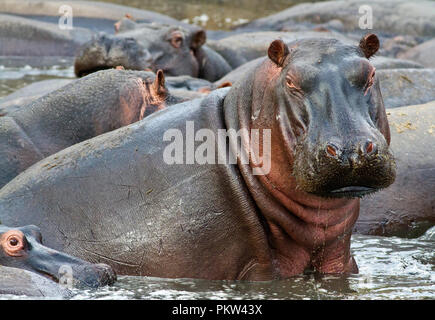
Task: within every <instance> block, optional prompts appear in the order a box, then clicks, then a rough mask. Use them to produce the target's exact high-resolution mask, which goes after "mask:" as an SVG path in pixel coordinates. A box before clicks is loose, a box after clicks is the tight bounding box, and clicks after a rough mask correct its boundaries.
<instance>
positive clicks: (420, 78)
mask: <svg viewBox="0 0 435 320" xmlns="http://www.w3.org/2000/svg"><path fill="white" fill-rule="evenodd" d="M378 76H379V79H380V82H381V92H382V97H383V98H384V102H385V107H386V108H397V107H404V106H408V105H415V104H422V103H427V102H430V101H433V100H435V69H427V68H424V69H414V68H408V69H389V70H379V72H378Z"/></svg>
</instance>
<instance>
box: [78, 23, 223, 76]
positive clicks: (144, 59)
mask: <svg viewBox="0 0 435 320" xmlns="http://www.w3.org/2000/svg"><path fill="white" fill-rule="evenodd" d="M124 20H127V21H130V24H129V27H128V28H125V27H124V28H121V27H118V30H119V29H120V28H121V29H120V30H122V32H118V33H117V34H116V36H111V35H107V34H100V35H98V36H97V37H95V38H94V39H92V40H90V41H88V42H87V43H85V44H83V45H82V46H81V47H80V48H79V50H78V53H77V55H76V59H75V62H74V71H75V74H76V75H77V76H79V77H80V76H83V75H86V74H89V73H91V72H94V71H98V70H101V69H108V68H114V67H116V66H123V67H124V68H126V69H132V70H145V69H151V70H153V71H154V72H156V71H157V70H159V69H161V70H163V72H164V73H165V75H168V76H178V75H189V76H193V77H199V78H203V79H206V80H209V81H215V80H218V79H220V78H221V77H223V76H224V75H225V74H226V73H228V72H229V71H231V67H230V66H229V64H228V63H227V62H226V61H225V60H224V58H222V57H221V56H220V55H219V54H218V53H217V52H215V51H214V50H212V49H210V48H208V47H207V46H205V45H204V44H205V41H206V34H205V31H204V30H202V29H198V28H196V29H192V28H189V29H187V28H183V27H180V26H173V25H166V24H157V23H140V24H139V23H135V22H133V21H131V20H130V19H124ZM121 22H122V21H121ZM125 24H126V23H125V22H122V24H121V26H124V25H125Z"/></svg>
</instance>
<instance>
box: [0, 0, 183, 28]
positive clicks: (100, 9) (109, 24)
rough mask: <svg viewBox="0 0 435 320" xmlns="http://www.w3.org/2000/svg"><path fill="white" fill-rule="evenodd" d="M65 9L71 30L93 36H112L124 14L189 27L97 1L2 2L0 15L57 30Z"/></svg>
mask: <svg viewBox="0 0 435 320" xmlns="http://www.w3.org/2000/svg"><path fill="white" fill-rule="evenodd" d="M65 5H66V6H68V7H69V8H71V10H72V15H73V27H74V29H75V28H77V27H79V28H86V29H89V30H91V31H95V32H101V31H103V32H107V33H113V24H114V23H115V22H116V21H118V20H120V19H121V18H122V17H123V16H124V15H125V14H129V15H131V16H134V18H135V19H136V20H137V21H138V22H158V23H166V24H171V25H178V26H183V27H190V26H189V25H188V24H187V23H183V22H181V21H178V20H176V19H174V18H171V17H169V16H167V15H164V14H160V13H157V12H152V11H147V10H140V9H137V8H133V7H128V6H122V5H117V4H114V3H107V2H106V3H103V2H97V1H63V2H62V3H59V1H57V0H44V1H33V0H21V1H19V2H17V1H15V0H2V1H1V2H0V12H3V13H8V14H13V15H17V16H23V17H26V18H30V19H32V20H38V21H42V22H47V23H51V24H56V27H57V25H58V24H59V21H60V22H61V23H65V22H64V21H63V20H61V19H60V18H61V17H62V16H63V15H65V14H68V13H69V12H68V10H65V9H64V10H62V11H61V9H62V6H65ZM53 27H54V26H53Z"/></svg>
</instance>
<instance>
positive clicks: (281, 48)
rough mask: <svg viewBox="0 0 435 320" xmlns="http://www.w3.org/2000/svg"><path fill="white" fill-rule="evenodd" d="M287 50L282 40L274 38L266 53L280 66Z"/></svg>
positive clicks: (287, 52)
mask: <svg viewBox="0 0 435 320" xmlns="http://www.w3.org/2000/svg"><path fill="white" fill-rule="evenodd" d="M289 52H290V51H289V49H288V47H287V45H286V44H285V43H284V42H283V41H282V40H275V41H273V42H272V43H271V44H270V46H269V49H268V50H267V55H268V56H269V59H270V60H272V61H273V62H275V64H276V65H277V66H278V67H282V64H283V63H284V60H285V58H286V57H287V55H288V54H289Z"/></svg>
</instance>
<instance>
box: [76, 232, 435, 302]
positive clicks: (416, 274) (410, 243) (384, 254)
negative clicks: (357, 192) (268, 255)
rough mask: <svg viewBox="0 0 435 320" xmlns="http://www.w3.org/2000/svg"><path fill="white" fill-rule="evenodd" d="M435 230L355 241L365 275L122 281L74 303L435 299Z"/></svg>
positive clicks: (126, 278) (83, 295) (78, 294)
mask: <svg viewBox="0 0 435 320" xmlns="http://www.w3.org/2000/svg"><path fill="white" fill-rule="evenodd" d="M434 248H435V228H432V229H431V230H429V231H428V232H426V234H425V235H424V236H422V237H421V238H419V239H402V238H396V237H390V238H385V237H375V236H363V235H354V236H353V237H352V252H353V254H354V256H355V259H356V261H357V263H358V266H359V269H360V273H359V274H358V275H351V276H323V277H318V276H314V275H306V276H297V277H294V278H291V279H287V280H276V281H267V282H250V281H207V280H192V279H159V278H150V277H129V276H123V277H119V281H118V282H117V283H116V284H115V285H114V286H112V287H106V288H102V289H99V290H96V291H75V296H74V297H73V299H388V300H391V299H434V298H435V251H434Z"/></svg>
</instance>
